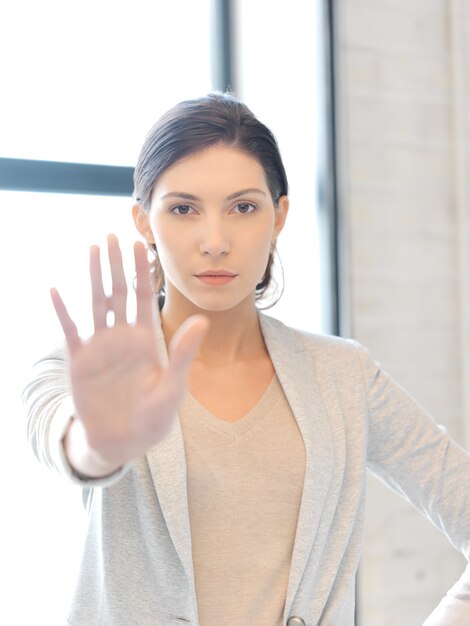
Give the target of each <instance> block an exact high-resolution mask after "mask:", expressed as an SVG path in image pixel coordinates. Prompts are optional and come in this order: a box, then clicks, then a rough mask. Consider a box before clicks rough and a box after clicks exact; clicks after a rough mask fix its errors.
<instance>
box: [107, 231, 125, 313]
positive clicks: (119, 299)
mask: <svg viewBox="0 0 470 626" xmlns="http://www.w3.org/2000/svg"><path fill="white" fill-rule="evenodd" d="M108 257H109V265H110V267H111V279H112V283H113V300H112V302H113V311H114V321H115V323H117V324H126V322H127V316H126V304H127V283H126V276H125V274H124V268H123V265H122V254H121V249H120V247H119V242H118V239H117V237H116V235H108Z"/></svg>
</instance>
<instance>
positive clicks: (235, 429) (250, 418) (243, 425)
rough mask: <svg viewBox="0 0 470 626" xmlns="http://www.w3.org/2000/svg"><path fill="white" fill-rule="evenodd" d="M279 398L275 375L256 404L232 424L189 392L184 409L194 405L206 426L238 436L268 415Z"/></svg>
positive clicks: (277, 382)
mask: <svg viewBox="0 0 470 626" xmlns="http://www.w3.org/2000/svg"><path fill="white" fill-rule="evenodd" d="M280 397H281V393H280V383H279V381H278V379H277V375H276V374H274V376H273V377H272V379H271V381H270V383H269V384H268V386H267V387H266V389H265V390H264V393H263V395H262V396H261V397H260V399H259V400H258V401H257V402H256V404H255V405H254V406H253V407H251V409H249V410H248V411H247V413H245V415H243V416H242V417H240V418H239V419H237V420H235V421H233V422H232V421H228V420H224V419H221V418H219V417H217V416H216V415H215V414H214V413H212V411H210V410H209V409H208V408H206V407H205V406H204V405H203V404H202V403H201V402H199V400H198V399H197V398H195V397H194V396H193V395H192V394H191V393H190V392H188V394H187V399H186V407H187V408H189V407H190V405H191V404H193V405H195V407H196V408H197V413H198V415H199V416H200V418H201V419H202V420H203V421H204V422H205V423H206V424H208V425H210V426H212V427H213V428H215V429H217V430H219V431H221V432H223V433H225V434H227V435H230V436H233V435H237V436H240V435H243V434H244V433H245V432H247V431H248V430H250V429H251V428H252V427H253V426H254V425H255V424H256V423H257V422H258V421H259V419H260V417H264V416H266V415H268V414H269V412H270V411H269V409H270V408H271V407H272V405H273V404H274V402H275V401H276V400H278V399H279V398H280ZM188 403H189V407H188Z"/></svg>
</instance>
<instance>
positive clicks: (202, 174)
mask: <svg viewBox="0 0 470 626" xmlns="http://www.w3.org/2000/svg"><path fill="white" fill-rule="evenodd" d="M182 185H183V186H184V187H185V189H183V187H182ZM240 185H241V187H240ZM215 186H217V187H220V188H222V189H223V192H224V193H225V192H226V191H227V189H228V188H230V189H229V191H236V190H237V189H236V188H237V187H239V188H242V187H262V188H263V189H268V184H267V179H266V174H265V172H264V169H263V166H262V165H261V163H260V162H259V161H258V159H256V158H255V157H253V156H251V155H249V154H247V153H246V152H243V151H242V150H239V149H237V148H234V147H231V146H228V145H225V144H217V145H215V146H210V147H208V148H204V149H203V150H200V151H198V152H195V153H193V154H190V155H188V156H186V157H183V158H182V159H180V160H179V161H176V163H174V164H173V165H171V166H170V167H169V168H168V169H167V170H165V171H164V172H163V174H162V175H161V176H160V177H159V179H158V180H157V182H156V184H155V187H154V192H157V193H158V195H160V194H164V193H168V191H175V190H177V191H187V190H188V188H189V187H191V189H192V191H194V190H195V188H196V189H198V190H201V189H208V188H209V187H210V188H213V187H215ZM232 187H233V188H232Z"/></svg>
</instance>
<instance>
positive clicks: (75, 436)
mask: <svg viewBox="0 0 470 626" xmlns="http://www.w3.org/2000/svg"><path fill="white" fill-rule="evenodd" d="M62 445H63V448H64V453H65V457H66V459H67V461H68V463H69V465H70V467H71V468H72V471H73V472H74V473H75V474H76V475H77V476H79V477H80V478H84V479H93V478H104V477H105V476H109V475H111V474H114V473H115V472H116V471H117V470H119V469H120V468H121V467H122V466H121V465H111V464H109V463H106V462H105V461H104V460H103V459H101V458H100V457H99V455H98V453H97V452H96V451H94V450H93V449H92V448H90V445H89V444H88V440H87V436H86V432H85V429H84V428H83V425H82V423H81V422H80V420H78V419H77V418H75V417H72V419H71V420H70V424H69V427H68V429H67V432H66V433H65V436H64V438H63V440H62Z"/></svg>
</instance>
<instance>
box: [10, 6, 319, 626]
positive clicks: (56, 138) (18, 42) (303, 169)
mask: <svg viewBox="0 0 470 626" xmlns="http://www.w3.org/2000/svg"><path fill="white" fill-rule="evenodd" d="M226 4H227V3H226V2H211V0H199V2H192V0H172V2H168V1H167V2H165V1H163V0H135V1H134V2H132V3H130V2H124V1H122V0H114V1H111V0H100V2H95V1H93V0H82V2H80V3H72V2H63V0H43V1H42V2H40V3H36V2H34V1H33V0H17V1H16V2H14V3H9V4H8V5H5V7H3V8H2V14H1V19H0V54H1V55H2V58H3V59H8V63H3V64H2V67H1V68H0V80H1V84H2V93H3V94H4V97H3V101H2V113H1V115H0V137H1V144H0V159H1V158H2V157H3V158H10V159H32V160H40V161H56V162H69V163H72V164H73V163H77V164H80V163H88V164H103V165H107V166H127V167H130V168H131V167H132V166H133V165H134V164H135V161H136V158H137V154H138V151H139V149H140V146H141V144H142V141H143V138H144V136H145V134H146V132H147V131H148V129H149V128H150V126H151V125H152V124H153V123H154V122H155V121H156V119H157V118H158V116H159V115H160V114H161V113H162V112H163V111H164V110H166V109H168V108H169V107H170V106H172V105H173V104H174V103H175V102H177V101H178V100H181V99H184V98H188V97H194V96H198V95H201V94H203V93H206V92H207V91H209V90H210V89H211V88H212V85H213V83H212V82H211V66H214V65H215V64H216V62H217V64H220V63H219V61H220V59H219V58H214V57H213V54H214V53H213V52H212V51H211V39H212V38H213V37H212V35H211V21H212V19H213V16H212V13H213V12H214V10H215V8H217V5H219V9H220V6H221V5H226ZM232 4H233V7H232V8H236V11H233V12H232V21H231V26H232V28H233V41H232V44H233V47H232V52H233V60H234V67H233V68H232V69H233V70H234V71H233V75H232V80H233V82H232V83H231V86H232V87H233V88H234V90H235V91H237V92H238V94H239V95H240V96H241V97H242V98H243V99H244V100H245V101H246V103H247V104H248V106H249V107H250V108H251V109H252V110H253V111H254V113H255V114H257V115H259V117H260V118H261V119H262V120H263V121H264V122H266V123H267V124H268V126H270V127H271V128H272V130H273V131H274V133H275V134H276V136H277V138H278V140H279V143H280V148H281V152H282V154H283V157H284V160H285V164H286V168H287V174H288V177H289V181H290V185H291V215H290V217H289V221H288V225H287V226H286V229H285V231H284V233H283V234H282V235H281V238H280V242H279V250H280V256H281V259H282V264H283V267H284V271H285V285H286V287H285V293H284V296H283V298H282V299H281V301H280V303H279V305H276V307H275V308H274V309H272V310H271V311H268V313H269V314H272V315H274V316H277V317H280V318H281V319H283V321H285V322H286V323H289V324H292V325H294V326H298V327H303V328H305V329H306V330H312V331H315V330H316V331H318V330H327V331H328V330H331V326H330V324H329V320H328V315H327V314H326V315H325V313H324V312H322V308H321V303H322V302H323V303H324V302H330V301H331V299H330V293H329V292H325V289H324V285H323V286H322V279H321V271H320V270H321V268H322V267H324V266H325V261H324V258H323V257H322V255H321V253H320V246H319V239H320V235H319V232H320V229H319V222H318V219H317V215H318V208H319V206H320V201H319V195H320V194H319V193H318V189H319V187H320V186H321V181H320V173H319V172H320V171H321V167H320V164H321V163H322V159H323V158H324V152H325V146H324V143H322V141H323V140H322V138H321V137H322V135H321V133H320V132H319V130H320V129H321V125H322V124H324V123H325V120H324V118H323V117H322V116H323V113H324V111H323V109H322V108H321V107H319V105H318V100H319V93H320V94H321V93H322V92H321V89H320V90H319V89H318V83H319V81H320V78H319V77H320V71H319V66H320V64H321V63H322V62H323V59H322V57H321V50H322V45H323V43H322V41H321V39H319V38H318V36H317V35H318V33H319V31H321V29H322V27H323V26H322V24H323V22H322V18H321V9H322V7H323V6H324V4H325V3H324V2H323V0H317V2H316V3H311V2H310V1H309V0H295V1H294V2H293V4H292V3H291V4H290V5H289V11H287V9H286V8H285V4H284V3H279V2H270V1H269V0H260V1H259V2H255V3H251V2H249V0H240V1H239V2H238V3H232ZM214 7H215V8H214ZM291 9H292V10H291ZM229 25H230V24H229ZM219 34H220V39H221V40H223V39H224V36H225V35H226V34H227V33H225V35H224V33H223V32H221V33H219ZM315 42H317V43H315ZM216 86H217V87H220V85H216ZM300 91H301V97H300ZM7 96H8V97H7ZM322 97H323V96H322ZM33 165H34V163H33ZM1 168H2V163H1V162H0V174H1ZM54 171H56V172H57V170H54ZM80 172H81V170H80V168H75V178H76V179H77V177H78V178H80V176H81V174H80ZM0 179H1V176H0ZM0 186H1V180H0ZM7 187H8V185H7ZM14 187H15V186H14V184H13V185H11V186H10V189H9V190H4V191H0V200H1V206H2V213H1V218H0V219H1V221H0V224H1V226H2V228H0V263H1V267H2V287H3V297H2V307H1V319H2V324H1V326H0V341H1V345H2V349H3V354H6V355H7V356H6V359H5V358H4V368H5V369H4V374H3V384H2V389H3V393H2V400H3V403H2V404H3V419H2V420H1V422H0V446H1V450H0V452H1V454H0V458H1V463H2V467H1V468H0V469H1V474H2V476H3V491H4V493H3V496H4V498H3V502H4V511H5V513H4V515H3V521H2V523H3V532H2V541H3V545H2V547H1V552H2V563H3V567H4V569H5V572H7V573H8V580H9V592H8V594H7V595H5V598H4V601H3V602H2V607H1V609H0V622H2V623H3V622H11V616H12V615H14V616H15V618H14V621H15V623H18V624H23V623H24V624H27V623H34V624H38V625H39V626H40V625H42V624H44V625H46V624H47V626H49V625H51V624H56V623H57V624H59V623H63V620H64V616H65V615H66V613H67V609H68V607H69V603H70V597H71V594H72V592H73V588H74V585H75V581H76V576H77V571H78V566H79V560H80V556H81V552H82V542H81V537H82V536H83V532H84V529H85V525H86V515H85V512H84V510H83V507H82V503H81V497H80V490H79V489H78V488H77V489H75V488H73V487H70V486H69V485H67V484H65V483H64V481H62V480H61V479H60V478H58V477H56V476H54V475H53V474H52V473H50V472H48V471H47V470H46V469H44V468H42V467H41V466H39V465H38V463H37V462H36V460H35V459H34V458H33V456H32V454H31V451H30V450H29V448H28V446H27V443H26V441H25V427H24V418H23V411H22V407H21V405H20V398H19V395H20V390H21V387H22V385H23V383H24V382H25V380H26V379H27V375H28V370H29V366H30V365H31V364H32V362H33V361H34V359H35V357H36V356H40V355H42V354H44V352H46V351H47V350H48V348H49V346H50V345H51V344H52V343H54V342H55V341H56V340H58V339H60V338H61V336H62V333H61V330H60V327H59V324H58V322H57V321H56V318H55V315H54V313H53V310H52V305H51V304H50V301H49V294H48V290H49V287H51V286H56V287H58V288H59V290H60V292H61V294H63V296H64V300H65V301H66V303H67V305H68V306H69V308H70V311H71V313H72V316H73V317H74V319H75V320H76V321H77V323H78V325H79V329H80V331H81V332H82V333H84V334H87V333H89V332H91V319H90V313H89V299H88V294H89V285H88V276H87V265H88V258H87V257H88V247H89V245H90V244H92V243H99V244H104V242H105V237H106V234H107V233H108V232H109V231H110V230H112V231H113V232H116V233H117V234H118V236H119V238H120V240H121V242H122V244H123V245H122V247H123V253H124V258H125V265H126V268H127V274H128V277H129V278H132V274H133V270H132V259H131V254H132V242H133V241H134V239H135V237H136V232H135V229H134V225H133V223H132V219H131V214H130V208H131V198H130V197H124V196H121V197H114V196H106V195H104V196H103V195H92V194H91V195H90V192H88V195H82V194H79V193H74V194H71V193H68V194H64V193H38V192H36V191H30V192H25V191H19V190H18V189H16V190H14ZM57 188H60V181H59V182H58V183H57ZM57 188H56V190H57ZM327 308H328V307H327ZM132 313H133V308H132V303H130V306H129V314H130V315H131V316H132Z"/></svg>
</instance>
